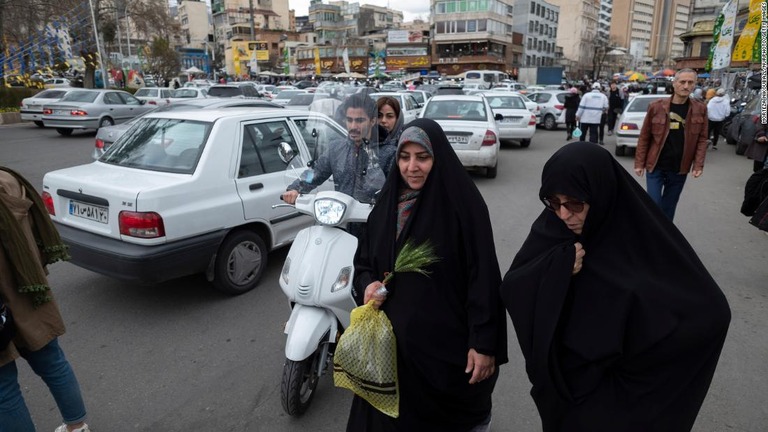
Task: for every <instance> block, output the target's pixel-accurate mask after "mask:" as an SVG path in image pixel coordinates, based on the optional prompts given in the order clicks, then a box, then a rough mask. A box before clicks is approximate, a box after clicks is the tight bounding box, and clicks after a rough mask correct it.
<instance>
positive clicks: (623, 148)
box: [614, 145, 627, 156]
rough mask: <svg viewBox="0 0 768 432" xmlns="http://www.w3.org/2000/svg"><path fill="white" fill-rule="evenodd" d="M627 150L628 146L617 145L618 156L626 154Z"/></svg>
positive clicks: (616, 152)
mask: <svg viewBox="0 0 768 432" xmlns="http://www.w3.org/2000/svg"><path fill="white" fill-rule="evenodd" d="M626 152H627V146H620V145H617V146H616V150H615V151H614V153H615V154H616V156H624V154H626Z"/></svg>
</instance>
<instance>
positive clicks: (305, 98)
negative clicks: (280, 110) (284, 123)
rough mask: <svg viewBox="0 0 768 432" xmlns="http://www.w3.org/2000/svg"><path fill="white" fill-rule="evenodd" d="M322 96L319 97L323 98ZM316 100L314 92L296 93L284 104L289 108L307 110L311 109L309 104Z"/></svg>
mask: <svg viewBox="0 0 768 432" xmlns="http://www.w3.org/2000/svg"><path fill="white" fill-rule="evenodd" d="M321 98H322V96H321V97H320V98H318V99H321ZM314 100H315V95H314V94H312V93H300V94H296V95H294V96H293V97H292V98H291V99H290V100H289V101H288V103H287V104H285V105H284V106H285V107H286V108H287V109H297V110H307V111H309V105H311V104H312V102H313V101H314Z"/></svg>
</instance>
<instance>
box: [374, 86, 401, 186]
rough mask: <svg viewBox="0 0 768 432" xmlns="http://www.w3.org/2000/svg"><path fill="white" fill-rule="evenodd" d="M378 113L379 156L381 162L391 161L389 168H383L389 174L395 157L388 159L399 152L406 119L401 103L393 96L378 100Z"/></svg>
mask: <svg viewBox="0 0 768 432" xmlns="http://www.w3.org/2000/svg"><path fill="white" fill-rule="evenodd" d="M376 111H377V113H378V119H379V136H383V137H385V138H384V139H379V155H380V156H382V157H380V159H381V160H388V161H391V163H390V164H389V166H384V167H382V168H383V169H384V172H385V173H388V172H389V171H390V169H391V168H392V166H393V165H395V161H394V159H395V158H394V157H391V156H390V157H387V155H391V154H393V153H394V152H395V151H397V142H398V140H399V139H400V134H402V133H403V126H404V125H405V119H404V117H403V112H402V110H401V109H400V102H398V101H397V99H395V98H393V97H391V96H383V97H380V98H379V99H377V100H376Z"/></svg>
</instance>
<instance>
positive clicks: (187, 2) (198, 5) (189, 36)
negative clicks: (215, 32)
mask: <svg viewBox="0 0 768 432" xmlns="http://www.w3.org/2000/svg"><path fill="white" fill-rule="evenodd" d="M177 19H178V20H179V24H180V25H181V38H182V45H184V46H186V47H188V48H201V49H205V44H206V42H207V41H208V35H209V34H211V25H210V24H209V18H208V5H207V4H206V3H205V1H203V0H179V2H178V9H177Z"/></svg>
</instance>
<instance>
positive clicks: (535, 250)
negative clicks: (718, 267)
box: [502, 142, 730, 432]
mask: <svg viewBox="0 0 768 432" xmlns="http://www.w3.org/2000/svg"><path fill="white" fill-rule="evenodd" d="M556 193H558V194H563V195H566V196H568V197H570V199H575V200H581V201H585V202H586V203H588V204H589V208H588V209H587V210H585V211H587V215H586V219H585V223H584V227H583V231H582V233H581V235H579V236H577V235H576V234H574V233H573V232H571V231H570V230H569V229H568V228H567V226H566V225H565V224H564V223H563V221H561V220H560V219H559V218H558V217H557V216H556V215H555V213H554V212H552V211H550V210H544V211H543V212H542V213H541V215H540V216H539V217H538V219H537V220H536V221H535V222H534V223H533V227H532V228H531V233H530V234H529V236H528V238H527V239H526V241H525V243H524V244H523V247H522V249H521V250H520V252H519V253H518V254H517V256H516V257H515V259H514V261H513V262H512V265H511V267H510V269H509V271H508V272H507V274H506V276H505V278H504V282H503V284H502V296H503V298H504V303H505V305H506V307H507V310H508V312H509V315H510V317H511V318H512V322H513V324H514V326H515V331H516V333H517V338H518V341H519V343H520V348H521V349H522V351H523V355H524V356H525V360H526V371H527V373H528V377H529V379H530V380H531V383H532V384H533V388H532V389H531V395H532V396H533V399H534V401H535V402H536V406H537V408H538V410H539V414H540V416H541V419H542V425H543V430H544V432H552V431H562V432H566V431H567V432H614V431H622V432H648V431H653V432H682V431H689V430H690V429H691V428H692V427H693V423H694V421H695V420H696V416H697V414H698V411H699V408H700V407H701V404H702V402H703V400H704V397H705V396H706V393H707V390H708V388H709V384H710V382H711V380H712V376H713V374H714V372H715V367H716V365H717V361H718V358H719V355H720V350H721V349H722V347H723V343H724V341H725V336H726V333H727V330H728V325H729V322H730V309H729V307H728V303H727V301H726V299H725V296H724V295H723V293H722V291H721V290H720V288H719V287H718V285H717V284H716V283H715V281H714V280H713V279H712V277H711V276H710V275H709V273H708V272H707V269H706V268H705V267H704V265H703V264H702V263H701V261H700V260H699V258H698V256H697V255H696V252H695V251H694V250H693V248H692V247H691V246H690V244H688V242H687V241H686V239H685V237H683V235H682V234H681V233H680V231H679V230H678V229H677V228H676V227H675V225H674V224H673V223H672V222H671V221H670V220H669V219H668V218H666V217H665V216H664V214H663V213H662V212H661V210H660V209H659V207H658V206H657V205H655V204H654V203H653V202H652V201H651V200H650V198H649V197H648V194H647V193H646V192H645V191H644V190H643V189H642V188H641V187H640V186H639V185H638V183H637V182H636V181H635V180H634V179H633V178H631V177H630V176H629V174H628V173H627V172H626V170H625V169H624V168H623V167H622V166H621V165H619V163H618V162H616V160H615V159H614V158H613V156H612V155H611V154H610V153H609V152H608V151H607V150H605V149H603V148H600V147H599V146H594V145H588V144H587V143H583V142H577V143H571V144H568V145H566V146H564V147H562V148H561V149H560V150H558V151H557V152H556V153H555V154H554V155H553V156H552V157H551V158H550V160H549V161H548V162H547V163H546V165H545V166H544V172H543V174H542V186H541V190H540V192H539V194H540V196H542V197H545V196H551V195H553V194H556ZM576 241H579V242H581V243H582V244H583V246H584V250H585V252H586V255H585V257H584V260H583V267H582V268H581V271H580V272H579V273H578V274H576V275H573V276H572V275H571V273H572V271H573V266H574V257H575V253H574V251H575V248H574V246H573V245H574V243H575V242H576Z"/></svg>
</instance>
